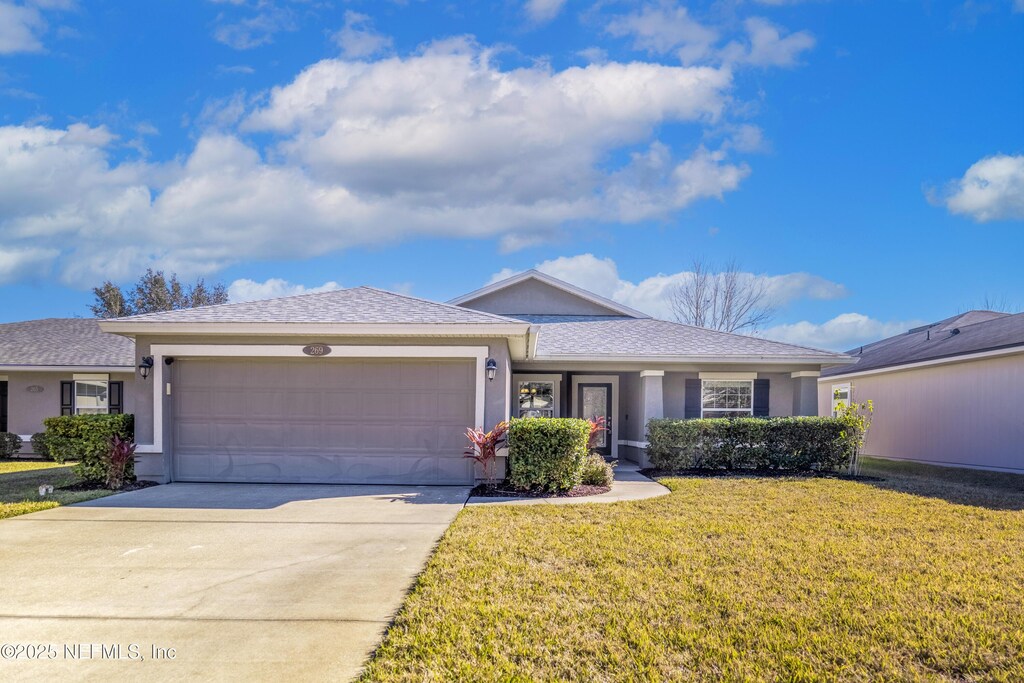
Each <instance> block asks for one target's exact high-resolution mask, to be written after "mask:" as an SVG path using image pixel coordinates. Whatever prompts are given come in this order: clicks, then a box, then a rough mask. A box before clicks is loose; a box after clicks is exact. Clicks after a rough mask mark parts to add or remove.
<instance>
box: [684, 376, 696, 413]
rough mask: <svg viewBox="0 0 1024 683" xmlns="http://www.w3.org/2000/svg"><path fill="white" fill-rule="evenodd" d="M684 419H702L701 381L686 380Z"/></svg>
mask: <svg viewBox="0 0 1024 683" xmlns="http://www.w3.org/2000/svg"><path fill="white" fill-rule="evenodd" d="M683 417H685V418H686V419H687V420H690V419H693V418H698V417H700V380H699V379H688V380H686V393H685V394H684V396H683Z"/></svg>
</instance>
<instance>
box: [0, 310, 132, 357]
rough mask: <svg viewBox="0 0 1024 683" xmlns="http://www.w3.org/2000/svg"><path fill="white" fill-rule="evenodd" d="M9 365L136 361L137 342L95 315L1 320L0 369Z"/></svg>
mask: <svg viewBox="0 0 1024 683" xmlns="http://www.w3.org/2000/svg"><path fill="white" fill-rule="evenodd" d="M6 365H80V366H83V367H88V366H93V367H103V366H125V367H133V366H134V365H135V342H134V341H132V340H131V339H126V338H125V337H120V336H118V335H116V334H107V333H106V332H103V331H102V330H100V328H99V325H98V324H97V321H96V320H95V319H92V318H47V319H45V320H29V321H26V322H21V323H4V324H0V369H2V368H3V366H6Z"/></svg>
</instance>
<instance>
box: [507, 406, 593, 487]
mask: <svg viewBox="0 0 1024 683" xmlns="http://www.w3.org/2000/svg"><path fill="white" fill-rule="evenodd" d="M589 439H590V423H589V422H587V421H586V420H580V419H576V418H556V417H531V418H525V419H517V420H513V421H512V424H511V425H510V427H509V431H508V465H509V476H508V479H509V482H510V483H511V484H512V485H513V486H515V487H516V488H519V489H532V488H541V489H544V490H546V491H568V490H569V489H571V488H573V487H574V486H579V484H580V481H581V479H582V476H583V462H584V461H585V460H586V458H587V453H588V451H587V441H588V440H589Z"/></svg>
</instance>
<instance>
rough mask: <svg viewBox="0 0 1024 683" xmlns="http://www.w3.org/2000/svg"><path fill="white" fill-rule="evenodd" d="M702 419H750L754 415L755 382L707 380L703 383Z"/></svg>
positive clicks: (744, 380)
mask: <svg viewBox="0 0 1024 683" xmlns="http://www.w3.org/2000/svg"><path fill="white" fill-rule="evenodd" d="M700 403H701V405H700V407H701V417H750V416H752V415H753V414H754V382H753V380H747V379H742V380H739V379H706V380H703V381H702V382H701V402H700Z"/></svg>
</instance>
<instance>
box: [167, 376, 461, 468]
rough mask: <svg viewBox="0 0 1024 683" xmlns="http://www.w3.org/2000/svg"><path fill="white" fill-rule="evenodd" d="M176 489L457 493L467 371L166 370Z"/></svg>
mask: <svg viewBox="0 0 1024 683" xmlns="http://www.w3.org/2000/svg"><path fill="white" fill-rule="evenodd" d="M172 367H173V388H174V410H173V417H172V419H173V425H174V428H173V431H172V439H173V443H172V448H173V452H174V479H175V480H177V481H218V482H254V483H255V482H264V483H277V482H281V483H284V482H290V483H339V484H468V483H472V481H473V469H472V466H471V465H472V461H470V460H467V459H466V458H463V457H462V451H463V449H464V447H465V436H464V434H465V430H466V427H469V426H472V425H473V422H474V405H475V401H474V396H475V381H474V364H473V362H472V361H462V360H410V361H404V360H403V361H398V360H351V359H331V358H316V359H313V358H308V359H307V358H296V359H288V360H259V359H252V360H242V359H238V360H234V359H217V360H189V359H179V360H178V361H177V362H176V363H175V364H174V365H173V366H172Z"/></svg>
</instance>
